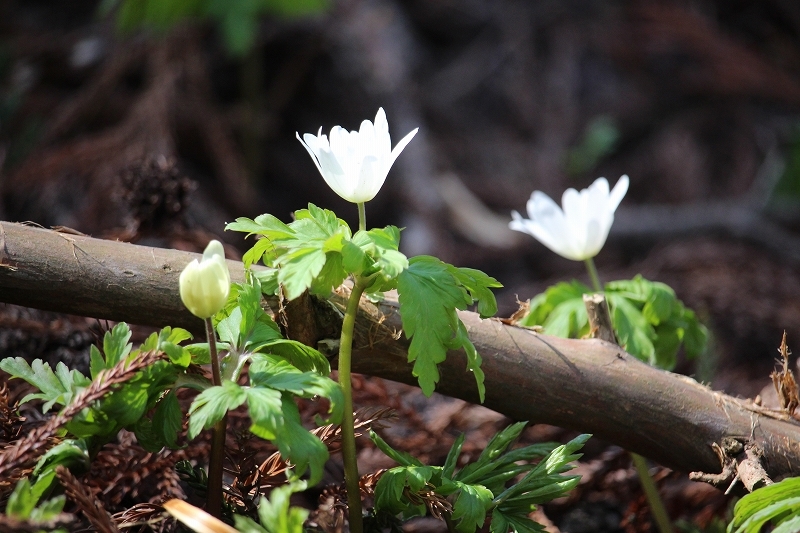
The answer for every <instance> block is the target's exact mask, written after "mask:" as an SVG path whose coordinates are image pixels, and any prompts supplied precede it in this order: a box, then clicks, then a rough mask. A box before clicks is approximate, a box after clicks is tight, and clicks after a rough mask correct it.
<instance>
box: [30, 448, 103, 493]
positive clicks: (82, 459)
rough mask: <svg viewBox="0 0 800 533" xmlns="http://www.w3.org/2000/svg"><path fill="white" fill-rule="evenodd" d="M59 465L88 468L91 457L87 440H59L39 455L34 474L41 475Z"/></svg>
mask: <svg viewBox="0 0 800 533" xmlns="http://www.w3.org/2000/svg"><path fill="white" fill-rule="evenodd" d="M58 465H64V466H66V467H68V468H72V467H79V468H80V469H82V470H88V469H89V466H90V459H89V451H88V449H87V447H86V442H85V441H84V440H83V439H67V440H64V441H61V442H59V443H58V444H56V445H55V446H53V447H52V448H50V449H49V450H47V452H45V453H44V454H43V455H42V456H41V457H39V460H38V461H37V462H36V466H35V467H34V468H33V475H34V476H40V477H41V475H42V473H43V472H47V471H48V470H53V471H55V467H56V466H58ZM36 484H37V485H38V484H39V482H38V481H37V483H36Z"/></svg>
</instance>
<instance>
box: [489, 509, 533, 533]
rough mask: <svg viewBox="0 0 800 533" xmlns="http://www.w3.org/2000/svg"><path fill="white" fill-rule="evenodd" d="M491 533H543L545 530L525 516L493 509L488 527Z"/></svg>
mask: <svg viewBox="0 0 800 533" xmlns="http://www.w3.org/2000/svg"><path fill="white" fill-rule="evenodd" d="M489 531H490V532H491V533H508V532H509V531H512V532H513V533H545V532H546V531H547V530H546V529H545V527H544V526H543V525H541V524H538V523H536V522H534V521H533V520H531V519H530V518H528V517H527V516H520V514H518V513H517V514H514V513H508V515H506V513H504V512H503V510H502V509H495V510H493V511H492V522H491V525H490V526H489Z"/></svg>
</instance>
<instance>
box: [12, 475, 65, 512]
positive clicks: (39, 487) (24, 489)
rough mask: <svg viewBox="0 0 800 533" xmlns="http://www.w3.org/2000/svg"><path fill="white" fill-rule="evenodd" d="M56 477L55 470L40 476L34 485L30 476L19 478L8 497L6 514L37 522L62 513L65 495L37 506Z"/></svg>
mask: <svg viewBox="0 0 800 533" xmlns="http://www.w3.org/2000/svg"><path fill="white" fill-rule="evenodd" d="M54 479H55V471H52V472H49V473H48V474H46V475H43V476H40V477H39V479H38V480H37V481H36V483H34V484H33V485H31V482H30V480H29V479H28V478H23V479H21V480H19V481H18V482H17V485H16V486H15V487H14V490H13V491H12V492H11V494H10V495H9V497H8V503H7V504H6V516H8V517H9V518H13V519H16V520H20V521H27V520H30V521H32V522H36V521H44V520H49V519H50V518H52V517H54V516H55V515H57V514H58V513H60V512H61V511H62V510H63V509H64V504H65V503H66V498H65V497H64V496H58V497H56V498H53V499H51V500H49V501H46V502H43V503H41V504H40V505H39V506H38V507H37V504H38V503H39V500H40V499H41V497H42V495H43V494H44V493H45V491H47V490H48V489H49V488H50V485H51V484H52V483H53V480H54Z"/></svg>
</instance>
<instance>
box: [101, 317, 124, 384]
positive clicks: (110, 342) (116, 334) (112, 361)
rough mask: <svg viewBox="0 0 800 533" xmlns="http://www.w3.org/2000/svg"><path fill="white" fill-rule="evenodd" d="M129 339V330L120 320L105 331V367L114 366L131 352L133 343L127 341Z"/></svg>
mask: <svg viewBox="0 0 800 533" xmlns="http://www.w3.org/2000/svg"><path fill="white" fill-rule="evenodd" d="M129 340H131V330H130V328H129V327H128V325H127V324H126V323H125V322H120V323H119V324H117V325H116V326H114V328H113V329H112V330H111V331H106V334H105V335H104V336H103V355H104V356H105V360H106V368H111V367H113V366H115V365H116V364H117V363H119V362H120V361H122V360H123V359H124V358H125V357H127V356H128V354H129V353H131V347H132V346H133V345H132V344H130V343H129V342H128V341H129ZM92 377H93V378H94V377H95V376H92Z"/></svg>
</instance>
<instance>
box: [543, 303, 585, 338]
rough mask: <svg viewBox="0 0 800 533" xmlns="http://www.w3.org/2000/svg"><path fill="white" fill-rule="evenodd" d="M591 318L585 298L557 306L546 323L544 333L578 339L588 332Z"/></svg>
mask: <svg viewBox="0 0 800 533" xmlns="http://www.w3.org/2000/svg"><path fill="white" fill-rule="evenodd" d="M588 325H589V317H588V316H587V315H586V305H585V304H584V303H583V297H582V296H581V297H580V298H575V299H572V300H566V301H563V302H561V303H559V304H558V305H556V306H555V307H554V308H553V310H552V312H551V313H550V315H549V316H548V317H547V319H546V320H545V321H544V332H545V333H547V334H548V335H555V336H556V337H578V336H580V335H582V334H583V333H584V332H585V331H586V330H588Z"/></svg>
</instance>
